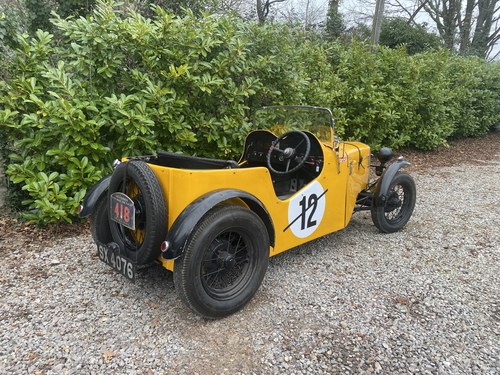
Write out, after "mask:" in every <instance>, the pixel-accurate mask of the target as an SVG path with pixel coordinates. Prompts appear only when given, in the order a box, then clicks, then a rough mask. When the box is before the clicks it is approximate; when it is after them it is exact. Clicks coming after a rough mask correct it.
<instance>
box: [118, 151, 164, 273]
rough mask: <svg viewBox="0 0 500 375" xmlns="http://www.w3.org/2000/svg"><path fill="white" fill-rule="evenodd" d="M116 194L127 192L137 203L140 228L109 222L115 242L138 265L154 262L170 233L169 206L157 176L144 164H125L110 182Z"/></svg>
mask: <svg viewBox="0 0 500 375" xmlns="http://www.w3.org/2000/svg"><path fill="white" fill-rule="evenodd" d="M125 179H126V181H125ZM124 186H125V188H124ZM115 192H125V194H127V195H128V196H129V197H130V198H132V200H133V201H134V206H135V209H136V215H135V222H136V229H135V230H131V229H128V228H126V227H124V226H122V225H121V224H118V223H116V222H114V221H112V220H109V226H110V229H111V235H112V236H113V241H114V242H116V243H117V244H118V246H119V247H120V250H121V251H122V252H123V253H124V255H125V256H126V257H128V258H129V259H130V260H132V261H135V262H136V263H137V264H138V265H144V264H148V263H151V262H153V261H154V260H155V259H157V258H158V256H159V255H160V246H161V243H162V241H164V240H165V236H166V234H167V206H166V204H165V199H164V197H163V192H162V189H161V186H160V183H159V182H158V179H157V178H156V175H155V174H154V172H153V171H152V169H151V168H149V166H148V165H147V164H146V163H145V162H143V161H137V160H134V161H130V162H126V163H122V164H120V165H119V166H118V167H117V168H116V169H115V171H114V172H113V175H112V176H111V181H110V183H109V195H111V194H113V193H115Z"/></svg>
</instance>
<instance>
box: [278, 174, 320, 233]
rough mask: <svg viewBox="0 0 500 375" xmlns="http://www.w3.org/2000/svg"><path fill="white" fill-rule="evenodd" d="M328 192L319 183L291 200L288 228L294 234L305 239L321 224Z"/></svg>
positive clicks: (315, 182) (308, 187)
mask: <svg viewBox="0 0 500 375" xmlns="http://www.w3.org/2000/svg"><path fill="white" fill-rule="evenodd" d="M325 193H326V191H324V190H323V186H321V184H320V183H319V182H318V181H314V182H313V183H312V184H310V185H309V186H307V187H306V188H304V189H303V190H301V191H300V193H299V194H297V195H296V196H295V197H293V198H292V199H291V200H290V204H289V205H288V227H287V228H286V229H285V230H287V229H290V230H291V231H292V233H293V234H294V235H295V236H297V237H299V238H305V237H307V236H309V235H311V234H312V233H313V232H314V231H315V230H316V228H317V227H318V226H319V224H320V223H321V219H323V214H324V213H325V202H326V196H325Z"/></svg>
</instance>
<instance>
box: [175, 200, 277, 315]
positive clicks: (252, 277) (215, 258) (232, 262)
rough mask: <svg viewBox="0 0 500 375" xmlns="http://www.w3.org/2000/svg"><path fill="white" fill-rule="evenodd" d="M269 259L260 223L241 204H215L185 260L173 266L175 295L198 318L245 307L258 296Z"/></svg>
mask: <svg viewBox="0 0 500 375" xmlns="http://www.w3.org/2000/svg"><path fill="white" fill-rule="evenodd" d="M268 261H269V237H268V234H267V230H266V227H265V225H264V224H263V222H262V220H261V219H260V218H259V217H258V216H257V215H256V214H255V213H254V212H252V211H251V210H249V209H245V208H243V207H239V206H232V205H231V206H218V207H215V208H214V209H212V210H211V211H210V212H209V213H208V214H207V215H205V217H204V218H203V219H202V220H201V222H200V223H199V224H198V225H197V226H196V227H195V229H194V231H193V234H192V236H191V238H190V240H189V241H188V243H187V245H186V249H185V252H184V256H183V257H181V258H179V259H177V260H176V262H175V265H174V283H175V287H176V290H177V293H178V295H179V297H180V298H181V299H182V300H183V302H185V303H186V304H187V305H188V306H189V307H190V308H191V309H192V310H194V311H195V312H196V313H198V314H199V315H201V316H203V317H205V318H209V319H215V318H221V317H224V316H227V315H230V314H232V313H234V312H236V311H238V310H240V309H241V308H242V307H243V306H245V305H246V304H247V303H248V302H249V301H250V300H251V299H252V297H253V296H254V294H255V293H256V292H257V290H258V288H259V286H260V284H261V283H262V280H263V278H264V275H265V273H266V270H267V265H268Z"/></svg>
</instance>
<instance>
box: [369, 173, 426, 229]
mask: <svg viewBox="0 0 500 375" xmlns="http://www.w3.org/2000/svg"><path fill="white" fill-rule="evenodd" d="M416 195H417V188H416V186H415V181H414V180H413V178H412V177H411V176H410V175H408V174H406V173H397V174H396V175H395V176H394V178H393V179H392V181H391V184H390V185H389V190H388V191H387V199H386V202H385V205H384V206H376V205H373V206H372V209H371V214H372V220H373V223H374V224H375V226H376V227H377V228H378V229H379V230H380V231H382V232H384V233H393V232H397V231H398V230H400V229H401V228H403V227H404V226H405V225H406V223H407V222H408V220H410V217H411V215H412V213H413V209H414V208H415V200H416Z"/></svg>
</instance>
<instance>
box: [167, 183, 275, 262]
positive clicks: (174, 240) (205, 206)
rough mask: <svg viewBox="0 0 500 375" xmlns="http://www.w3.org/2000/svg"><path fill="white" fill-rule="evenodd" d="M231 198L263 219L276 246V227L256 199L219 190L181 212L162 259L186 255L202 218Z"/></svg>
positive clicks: (173, 226) (242, 192)
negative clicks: (243, 203)
mask: <svg viewBox="0 0 500 375" xmlns="http://www.w3.org/2000/svg"><path fill="white" fill-rule="evenodd" d="M231 198H240V199H241V200H242V201H243V202H245V204H246V205H247V206H248V207H249V208H250V209H251V210H252V211H253V212H255V213H256V214H257V215H258V216H259V217H260V218H261V220H262V221H263V222H264V224H265V226H266V229H267V233H268V235H269V243H270V244H271V246H274V236H275V235H274V226H273V223H272V219H271V216H270V215H269V212H268V211H267V210H266V208H265V207H264V205H263V204H262V203H261V202H260V201H259V200H258V199H257V198H256V197H254V196H253V195H251V194H249V193H246V192H244V191H241V190H219V191H215V192H211V193H208V194H206V195H204V196H202V197H200V198H198V199H197V200H195V201H194V202H192V203H191V204H190V205H189V206H187V207H186V208H185V209H184V211H182V212H181V214H180V215H179V216H178V217H177V219H176V220H175V222H174V223H173V224H172V227H171V228H170V230H169V231H168V234H167V238H166V241H167V242H168V244H169V246H168V248H167V250H166V251H165V252H164V253H162V257H163V258H164V259H167V260H170V259H177V258H179V257H180V256H181V255H182V254H183V253H184V249H185V246H186V244H187V241H188V240H189V237H190V235H191V233H192V231H193V230H194V228H195V226H196V224H198V222H199V221H200V220H201V219H202V217H203V216H204V215H205V214H206V213H207V212H208V211H209V210H210V209H212V208H213V207H215V206H216V205H217V204H219V203H221V202H224V201H226V200H228V199H231Z"/></svg>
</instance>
